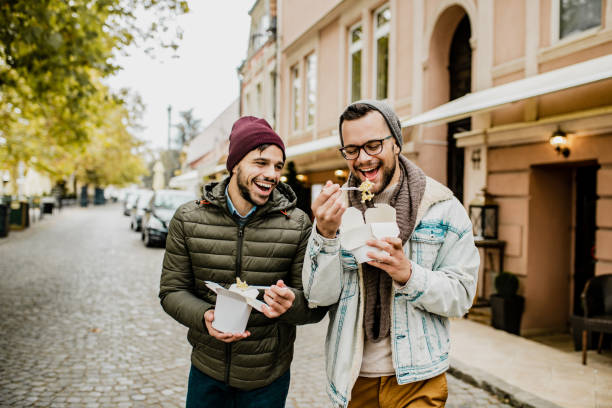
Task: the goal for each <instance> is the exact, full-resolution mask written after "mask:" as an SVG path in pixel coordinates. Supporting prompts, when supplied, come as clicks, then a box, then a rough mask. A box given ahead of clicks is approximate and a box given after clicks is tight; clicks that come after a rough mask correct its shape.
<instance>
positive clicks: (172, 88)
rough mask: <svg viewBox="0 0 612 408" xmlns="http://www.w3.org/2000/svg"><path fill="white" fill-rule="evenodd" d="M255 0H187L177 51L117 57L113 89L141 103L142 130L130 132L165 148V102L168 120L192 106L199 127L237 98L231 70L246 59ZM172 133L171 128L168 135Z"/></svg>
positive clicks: (235, 79)
mask: <svg viewBox="0 0 612 408" xmlns="http://www.w3.org/2000/svg"><path fill="white" fill-rule="evenodd" d="M254 3H255V0H223V1H215V0H190V1H189V7H190V9H191V11H190V12H189V13H188V14H186V15H182V16H180V17H178V18H177V19H176V24H177V25H179V26H180V27H181V28H182V29H183V39H182V41H181V42H180V46H179V49H178V51H177V53H176V54H177V55H178V58H171V53H169V52H162V53H159V55H158V57H157V58H156V59H152V58H151V57H149V56H147V55H145V53H144V52H143V51H142V50H139V49H132V50H130V55H129V56H121V57H119V58H117V60H116V61H117V63H118V64H119V65H120V66H122V67H123V70H121V71H120V72H119V73H118V74H116V75H115V76H114V77H111V78H109V80H108V84H109V86H110V87H111V88H112V89H114V90H118V89H120V88H130V89H131V90H132V91H134V92H137V93H138V94H139V95H140V96H141V97H142V100H143V102H144V104H145V106H146V111H145V113H144V116H143V119H142V125H143V127H144V128H143V130H142V131H140V132H139V133H138V134H137V135H136V136H137V137H139V138H140V139H141V140H144V141H146V142H149V146H150V147H152V148H167V144H168V105H172V123H173V124H176V123H177V121H178V119H179V112H180V111H185V110H188V109H191V108H194V116H195V118H197V119H201V120H202V128H204V127H205V126H206V125H208V124H210V123H211V122H212V121H213V120H214V119H215V118H216V117H217V116H218V115H219V114H220V113H221V112H223V110H224V109H225V108H226V107H227V106H229V105H230V104H231V103H232V102H233V101H234V100H235V99H236V98H238V96H239V82H238V75H237V73H236V68H237V67H238V66H239V65H240V64H241V62H242V61H243V60H244V59H245V57H246V52H247V46H248V35H249V27H250V17H249V14H248V11H249V10H250V8H251V7H252V6H253V4H254ZM174 132H175V131H174V130H173V135H174V134H175V133H174Z"/></svg>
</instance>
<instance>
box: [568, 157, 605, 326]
mask: <svg viewBox="0 0 612 408" xmlns="http://www.w3.org/2000/svg"><path fill="white" fill-rule="evenodd" d="M598 169H599V165H588V166H584V167H578V168H577V169H576V172H575V183H576V229H575V233H574V234H575V245H574V253H575V256H574V279H573V286H574V290H573V298H574V306H573V314H574V315H578V316H582V315H583V310H582V302H581V301H580V294H581V293H582V290H583V289H584V285H585V284H586V282H587V281H588V280H589V279H590V278H592V277H593V276H595V228H596V220H595V209H596V206H597V170H598Z"/></svg>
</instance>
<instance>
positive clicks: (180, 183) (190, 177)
mask: <svg viewBox="0 0 612 408" xmlns="http://www.w3.org/2000/svg"><path fill="white" fill-rule="evenodd" d="M197 183H198V172H197V171H196V170H192V171H189V172H187V173H184V174H181V175H178V176H174V177H172V178H171V179H170V181H169V182H168V187H171V188H182V189H189V188H191V187H193V186H195V185H196V184H197Z"/></svg>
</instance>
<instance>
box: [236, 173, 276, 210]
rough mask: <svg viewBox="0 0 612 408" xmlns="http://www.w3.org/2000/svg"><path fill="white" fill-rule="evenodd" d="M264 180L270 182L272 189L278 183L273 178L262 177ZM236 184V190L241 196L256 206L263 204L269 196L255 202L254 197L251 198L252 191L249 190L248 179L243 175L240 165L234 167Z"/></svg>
mask: <svg viewBox="0 0 612 408" xmlns="http://www.w3.org/2000/svg"><path fill="white" fill-rule="evenodd" d="M264 179H265V180H266V181H268V182H272V183H273V184H272V189H274V188H275V187H276V185H277V184H278V183H277V182H275V181H274V180H271V179H267V178H264ZM251 183H253V181H251ZM236 184H237V185H238V191H239V192H240V195H241V196H242V198H244V199H245V200H246V201H247V202H248V203H250V204H252V205H254V206H258V205H263V204H265V203H266V202H267V201H268V199H269V197H270V196H268V197H266V198H265V199H263V202H260V203H257V201H256V199H255V198H253V193H252V191H251V189H250V188H249V180H248V176H247V175H245V174H244V173H243V172H242V170H241V169H240V167H237V168H236Z"/></svg>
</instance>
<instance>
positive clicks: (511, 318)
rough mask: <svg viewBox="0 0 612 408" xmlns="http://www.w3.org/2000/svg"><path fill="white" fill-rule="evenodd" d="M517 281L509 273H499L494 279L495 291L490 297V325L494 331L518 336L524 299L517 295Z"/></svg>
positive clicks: (514, 276) (513, 275)
mask: <svg viewBox="0 0 612 408" xmlns="http://www.w3.org/2000/svg"><path fill="white" fill-rule="evenodd" d="M518 288H519V280H518V278H517V277H516V275H515V274H513V273H511V272H500V273H499V274H498V275H497V276H496V277H495V290H496V291H497V293H494V294H492V295H491V298H490V303H491V325H492V326H493V327H495V328H496V329H501V330H505V331H507V332H508V333H512V334H517V335H520V331H521V317H522V316H523V309H524V306H525V298H524V297H523V296H521V295H517V293H516V292H517V291H518Z"/></svg>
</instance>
